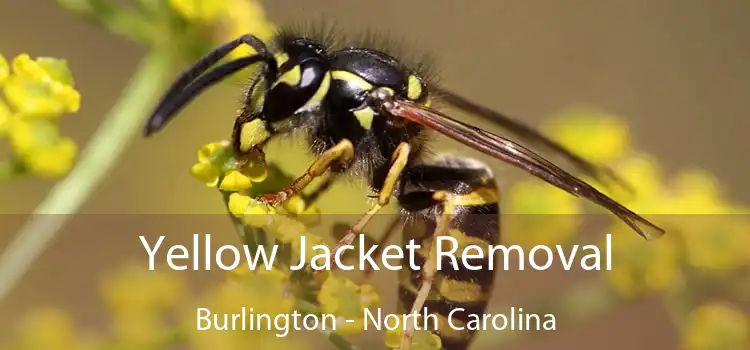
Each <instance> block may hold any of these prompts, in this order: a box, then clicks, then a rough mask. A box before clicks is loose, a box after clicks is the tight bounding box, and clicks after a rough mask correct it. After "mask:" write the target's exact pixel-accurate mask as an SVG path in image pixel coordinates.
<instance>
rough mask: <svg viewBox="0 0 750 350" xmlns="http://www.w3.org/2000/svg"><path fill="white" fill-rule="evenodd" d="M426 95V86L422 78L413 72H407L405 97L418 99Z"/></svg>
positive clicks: (413, 99)
mask: <svg viewBox="0 0 750 350" xmlns="http://www.w3.org/2000/svg"><path fill="white" fill-rule="evenodd" d="M426 96H427V86H426V85H425V84H424V82H423V81H422V79H420V78H419V77H418V76H416V75H414V74H409V77H408V78H407V82H406V98H408V99H410V100H412V101H420V100H422V99H424V98H425V97H426Z"/></svg>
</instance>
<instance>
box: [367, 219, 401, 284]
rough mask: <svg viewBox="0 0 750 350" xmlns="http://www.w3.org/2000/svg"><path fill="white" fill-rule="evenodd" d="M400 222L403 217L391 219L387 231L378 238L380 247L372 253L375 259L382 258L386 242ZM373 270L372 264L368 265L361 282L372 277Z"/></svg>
mask: <svg viewBox="0 0 750 350" xmlns="http://www.w3.org/2000/svg"><path fill="white" fill-rule="evenodd" d="M400 224H401V217H396V218H395V219H393V221H391V223H390V224H389V225H388V228H387V229H385V233H384V234H383V236H382V237H380V239H378V241H377V243H376V244H377V245H378V247H377V248H375V251H374V252H373V253H372V255H373V259H378V258H380V254H382V253H383V248H385V247H384V243H386V242H388V240H389V239H391V237H392V236H393V233H394V232H396V229H397V228H398V227H399V226H401V225H400ZM373 271H374V270H373V269H372V266H370V265H367V266H366V267H365V270H364V271H363V273H362V278H361V280H360V284H363V283H366V282H367V281H368V280H369V279H370V276H372V272H373Z"/></svg>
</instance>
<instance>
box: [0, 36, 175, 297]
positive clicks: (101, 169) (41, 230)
mask: <svg viewBox="0 0 750 350" xmlns="http://www.w3.org/2000/svg"><path fill="white" fill-rule="evenodd" d="M164 51H165V52H161V51H159V50H157V51H154V52H151V53H149V54H148V55H147V56H146V57H145V58H144V59H143V61H142V62H141V64H140V66H139V67H138V70H137V72H136V73H135V75H134V76H133V78H132V79H131V80H130V82H129V83H128V86H127V87H126V88H125V90H123V93H122V95H121V97H120V99H119V100H118V101H117V104H116V105H115V106H114V107H113V108H112V110H110V112H109V114H108V115H107V116H106V118H105V119H104V121H103V122H102V124H101V125H100V126H99V129H98V130H97V131H96V133H95V134H94V135H93V137H92V138H91V141H90V142H89V143H88V145H87V147H86V149H85V150H83V152H82V153H81V156H80V159H79V161H78V162H77V164H76V166H75V168H73V170H72V171H71V172H70V174H69V175H68V176H67V177H66V178H65V179H63V180H62V181H60V182H59V183H57V184H56V185H55V187H54V188H53V189H52V190H51V191H50V192H49V194H48V195H47V197H46V198H45V199H44V200H43V201H42V203H41V204H40V205H39V206H38V207H37V208H36V209H35V210H34V213H33V216H32V217H31V218H30V220H29V221H28V222H27V223H26V224H25V225H24V226H23V227H22V228H21V230H20V231H19V232H18V233H17V234H16V238H15V240H14V241H12V242H11V243H10V244H9V245H8V247H7V248H6V249H5V251H4V252H3V253H2V255H0V300H2V299H4V298H5V297H6V296H7V295H8V294H9V293H10V291H11V290H12V289H13V288H14V287H15V285H16V284H17V283H18V281H19V280H20V278H21V277H22V276H23V275H24V274H25V273H26V271H27V270H28V268H29V267H30V265H31V264H32V263H33V262H34V260H36V258H37V257H38V256H39V255H41V253H42V252H43V251H44V249H45V248H46V247H47V245H48V244H49V243H50V241H51V240H52V239H53V238H54V237H55V235H56V234H57V233H58V232H59V230H60V228H62V227H63V226H64V225H65V224H66V223H67V222H68V220H70V218H71V217H72V214H74V213H76V212H77V211H78V210H79V209H80V207H81V206H82V205H83V203H84V202H85V201H86V200H87V199H88V198H89V196H90V195H91V194H92V193H93V192H94V190H95V189H96V188H97V186H98V185H99V184H100V183H101V182H102V180H104V179H105V178H106V176H107V174H108V173H109V172H110V170H111V169H112V168H113V167H114V165H115V163H116V161H117V159H119V157H120V155H121V154H122V152H123V151H124V150H125V147H126V146H127V145H128V143H129V142H130V140H131V139H132V138H133V137H134V136H135V135H136V134H138V133H139V132H140V130H141V125H143V122H144V118H145V117H147V116H148V113H149V111H150V110H149V109H150V108H152V104H153V103H154V102H155V101H154V98H155V97H156V96H158V95H159V93H160V90H161V89H162V88H163V86H164V85H165V84H166V82H167V79H168V78H169V72H170V66H169V65H170V58H171V56H170V55H168V54H167V53H166V51H167V50H164Z"/></svg>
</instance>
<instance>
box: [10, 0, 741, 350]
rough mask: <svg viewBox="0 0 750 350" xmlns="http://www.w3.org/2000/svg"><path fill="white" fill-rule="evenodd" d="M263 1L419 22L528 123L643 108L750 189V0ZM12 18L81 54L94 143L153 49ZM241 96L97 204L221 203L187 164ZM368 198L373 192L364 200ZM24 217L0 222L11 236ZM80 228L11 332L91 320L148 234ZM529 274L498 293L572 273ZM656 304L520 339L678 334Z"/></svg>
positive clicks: (44, 40) (694, 159) (28, 37)
mask: <svg viewBox="0 0 750 350" xmlns="http://www.w3.org/2000/svg"><path fill="white" fill-rule="evenodd" d="M264 5H265V7H266V9H267V11H268V14H269V16H270V17H271V19H272V20H273V21H275V22H276V23H286V22H290V21H295V20H301V19H305V18H307V17H309V16H310V15H318V16H319V15H325V16H328V17H330V18H332V19H334V20H335V21H336V22H337V23H338V24H339V25H340V26H341V28H343V29H344V30H346V31H348V30H357V28H360V29H362V28H367V27H371V28H375V29H379V30H381V31H384V32H387V33H389V34H390V35H393V36H397V37H407V38H408V40H409V41H412V42H416V43H418V44H419V47H420V49H424V50H428V51H432V52H434V53H435V54H436V56H437V58H438V62H439V64H440V73H441V74H440V75H441V78H442V81H443V83H444V84H445V85H447V86H449V87H451V88H452V89H454V90H456V91H458V92H460V93H462V94H464V95H467V96H471V97H473V98H474V99H475V100H477V101H480V102H482V103H484V104H487V105H489V106H490V107H493V108H496V109H498V110H501V111H504V112H506V113H508V114H511V115H515V116H520V117H522V118H525V120H528V121H529V122H530V123H536V122H538V121H541V120H542V119H543V118H545V117H548V116H550V115H552V114H554V113H556V112H559V111H561V110H563V109H565V108H567V107H571V106H578V105H585V106H591V105H593V106H596V107H599V108H601V109H604V110H606V111H609V112H612V113H614V114H617V115H620V116H622V117H624V118H627V120H628V121H629V123H630V125H631V128H632V130H633V133H634V135H635V138H636V140H635V143H636V146H637V147H638V148H639V149H641V150H643V151H646V152H648V153H651V154H653V155H655V156H656V157H658V159H660V160H661V161H662V165H663V166H664V167H665V168H666V169H668V170H675V169H680V168H689V167H700V168H703V169H706V170H708V171H710V172H713V173H714V174H715V175H716V176H717V177H718V178H719V179H721V181H723V184H724V185H725V189H726V192H727V193H728V194H729V195H730V196H731V197H732V198H733V199H735V200H738V201H742V202H746V203H747V202H750V183H748V182H747V177H748V176H747V175H748V170H749V168H750V162H748V161H747V159H748V156H747V154H748V152H749V151H750V146H748V142H747V135H748V130H750V120H748V118H747V117H746V116H747V111H748V110H750V98H748V96H750V95H749V93H750V67H748V64H747V63H748V57H750V40H747V38H748V34H749V33H750V22H748V21H747V18H750V2H748V1H745V0H723V1H708V0H702V1H701V0H682V1H679V0H661V1H647V0H627V1H624V0H618V1H606V2H605V1H596V0H576V1H557V0H543V1H542V0H539V1H533V2H531V1H522V0H503V1H434V0H433V1H429V0H411V1H396V0H387V1H386V0H382V1H369V2H366V1H345V0H337V1H333V0H319V1H292V0H277V1H266V2H264ZM0 30H1V31H2V33H3V34H4V35H2V36H0V51H1V52H2V53H3V54H4V55H5V56H6V57H9V58H10V57H13V56H14V55H15V54H18V53H20V52H28V53H30V54H31V55H32V56H55V57H64V58H66V59H68V61H69V64H70V66H71V69H72V71H73V74H74V77H75V78H76V86H77V88H78V89H79V91H81V94H82V96H83V101H82V109H81V112H80V113H79V114H77V115H75V116H71V117H67V118H66V119H65V121H64V132H65V133H67V134H68V135H71V136H73V137H74V138H76V139H77V140H79V142H81V144H82V145H83V143H84V142H85V141H86V140H87V138H88V137H89V135H90V134H91V133H92V132H93V131H94V130H95V128H96V127H97V125H98V122H99V120H100V118H101V117H102V116H103V115H104V114H105V113H106V111H107V110H108V109H109V107H111V105H112V103H113V102H114V101H115V99H116V98H117V96H118V93H119V91H120V89H121V88H122V87H123V85H124V84H125V81H126V79H127V78H128V77H129V76H130V75H131V73H132V71H133V69H134V68H135V65H136V63H137V61H138V59H139V58H140V57H141V55H142V54H143V49H142V48H140V47H138V46H136V45H134V44H132V43H130V42H127V41H125V40H123V39H121V38H119V37H116V36H115V35H113V34H110V33H108V32H107V31H106V30H104V29H102V28H100V27H98V26H96V25H93V24H89V23H86V22H83V21H81V20H79V19H78V18H76V17H74V16H72V15H71V14H69V13H68V12H66V11H64V10H63V9H62V8H60V7H58V5H57V4H56V3H55V2H54V1H40V0H28V1H10V0H8V1H3V2H0ZM237 96H238V90H237V88H236V87H231V86H222V87H219V88H216V89H213V90H211V91H210V92H209V93H208V94H206V96H204V97H202V98H201V99H200V100H199V101H198V103H195V104H193V105H191V107H190V108H188V110H186V113H184V114H183V115H182V116H181V117H180V118H179V121H178V122H176V123H174V124H172V125H171V126H170V128H169V129H168V131H167V132H165V133H164V134H162V135H160V137H158V138H156V139H153V140H147V141H146V140H140V139H139V140H137V141H136V142H135V143H134V145H133V147H131V148H130V149H129V150H128V151H127V152H126V154H125V155H124V157H123V158H122V159H121V161H120V162H119V165H117V167H116V169H115V170H114V172H113V174H112V175H111V177H110V178H109V179H108V180H107V181H106V182H105V183H104V184H103V185H102V186H101V187H100V188H99V189H98V190H97V192H96V194H95V196H94V197H93V198H92V199H91V200H90V201H89V202H88V203H87V204H86V205H85V207H84V209H83V212H85V213H111V214H124V213H131V214H135V213H143V214H146V213H219V212H221V211H222V208H221V207H220V202H219V200H218V197H217V196H216V193H215V192H214V191H210V190H206V189H205V188H203V187H202V186H201V185H200V184H198V183H197V182H196V181H195V180H194V179H192V178H191V177H190V175H189V173H188V171H187V170H188V167H189V166H190V164H192V162H193V161H194V156H195V155H194V152H193V150H194V149H195V148H196V147H197V146H199V145H200V144H202V143H205V142H207V141H212V140H219V139H222V138H225V137H226V136H227V134H228V131H229V126H230V125H231V124H230V123H231V121H232V118H233V116H234V110H235V108H236V101H237ZM441 146H444V147H453V146H452V144H450V143H442V144H441ZM270 154H273V152H270ZM300 154H301V152H300ZM271 157H273V156H271ZM272 159H273V158H272ZM299 159H301V160H300V162H298V163H297V164H285V166H286V167H288V168H289V169H294V170H297V171H299V170H301V169H302V168H304V167H305V166H306V164H305V161H302V159H305V158H299ZM48 188H49V184H42V185H40V182H39V181H27V182H24V181H21V182H18V183H17V184H16V185H13V186H7V185H4V186H0V198H2V199H3V200H0V212H10V213H19V214H23V213H28V212H30V211H31V210H33V208H34V206H35V204H36V203H38V202H39V200H41V198H42V197H43V196H44V194H45V193H46V191H47V190H48ZM339 190H340V191H343V190H347V189H339ZM362 208H364V201H362V205H360V206H357V207H353V208H352V210H354V212H357V211H360V210H361V209H362ZM11 232H12V231H8V232H3V233H2V234H1V235H0V246H2V244H3V242H7V241H8V239H9V238H10V237H9V236H10V234H11ZM91 234H92V235H93V234H94V232H91ZM99 234H106V232H104V233H102V232H99ZM66 237H67V238H63V239H61V240H60V241H58V245H56V246H54V247H52V249H51V250H50V251H49V252H48V253H47V254H45V256H44V258H43V261H42V262H40V265H39V266H37V267H36V268H35V269H34V270H33V271H32V273H31V274H29V275H28V276H27V278H25V279H24V281H23V283H22V285H21V286H20V287H19V290H17V292H16V293H15V294H13V295H12V296H11V297H10V298H9V299H7V300H6V301H4V302H3V303H4V305H3V304H0V335H2V334H3V333H4V332H3V331H2V330H5V329H7V327H8V326H11V325H13V324H14V320H16V319H17V317H18V315H19V314H20V313H21V312H22V311H24V310H26V309H27V308H28V307H30V306H35V305H41V304H44V305H56V306H70V307H72V308H73V309H74V310H76V312H77V313H79V314H81V315H83V316H82V317H83V318H84V319H87V318H86V316H85V314H86V313H87V312H88V311H87V310H89V309H90V308H91V305H89V303H88V302H87V300H88V298H91V297H93V296H94V292H93V291H91V290H90V289H91V288H90V287H89V286H93V283H94V282H93V281H94V277H95V275H96V273H97V271H98V268H99V267H101V266H102V265H108V264H109V263H108V259H111V254H117V247H118V245H119V243H117V242H118V241H123V240H132V239H133V237H134V236H133V235H129V236H127V237H120V238H118V237H114V236H111V237H107V238H102V237H98V238H96V239H94V238H92V237H86V235H80V234H79V235H72V236H66ZM84 247H85V249H84ZM94 250H98V251H99V252H98V253H95V254H94V253H91V252H92V251H94ZM102 251H106V252H108V253H102ZM72 268H75V270H71V269H72ZM553 275H554V274H553ZM517 277H518V276H509V277H508V278H509V281H511V282H508V283H507V284H504V287H502V288H507V289H506V290H505V291H503V292H499V294H498V298H502V299H503V300H502V301H503V303H504V304H505V303H511V302H513V300H514V298H515V297H521V296H523V295H525V294H527V293H533V291H537V290H551V289H553V288H550V285H549V283H554V282H555V280H557V281H558V282H560V283H563V284H567V282H562V281H564V280H565V279H566V277H565V275H563V274H557V275H555V276H552V275H547V276H546V277H545V278H533V277H529V278H524V279H521V280H522V281H525V282H524V283H523V284H519V286H522V287H514V286H515V285H516V284H515V283H517V282H512V281H514V278H516V279H517ZM551 277H554V279H555V280H552V281H550V278H551ZM655 308H656V307H655V306H654V304H653V303H650V302H648V301H645V302H642V303H639V304H637V305H633V306H632V307H628V308H624V309H623V310H620V311H619V312H617V313H615V314H612V315H608V316H606V317H602V318H599V319H594V320H591V322H590V323H588V324H584V325H583V326H578V327H575V328H571V327H564V326H561V325H558V329H559V330H558V331H557V332H556V333H554V334H548V335H546V336H544V337H541V338H537V339H535V340H533V341H531V342H524V343H521V344H518V346H516V345H514V346H512V347H513V348H515V349H529V350H530V349H548V348H561V349H573V348H577V349H600V348H605V347H606V348H610V349H632V348H634V347H639V348H644V349H671V348H674V347H675V346H676V339H675V337H674V334H673V333H674V332H673V331H672V330H671V328H670V326H669V325H668V323H667V321H666V316H665V315H664V313H663V312H662V311H661V310H659V309H655ZM552 344H554V346H552Z"/></svg>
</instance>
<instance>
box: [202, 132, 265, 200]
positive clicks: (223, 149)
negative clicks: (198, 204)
mask: <svg viewBox="0 0 750 350" xmlns="http://www.w3.org/2000/svg"><path fill="white" fill-rule="evenodd" d="M190 173H191V174H192V175H193V176H194V177H195V178H197V179H198V180H200V181H202V182H203V183H205V184H206V186H208V187H217V185H218V187H219V189H221V190H223V191H230V192H236V191H242V190H247V189H249V188H251V187H252V184H253V183H259V182H263V181H264V180H265V179H266V177H267V176H268V169H267V166H266V164H265V162H264V160H263V158H262V156H260V155H257V154H250V155H248V156H247V157H246V158H244V159H243V161H242V162H239V163H238V162H237V161H236V160H235V159H234V157H233V156H232V151H231V145H230V143H229V142H227V141H222V142H211V143H208V144H205V145H203V146H201V147H200V148H199V149H198V162H197V163H195V164H193V166H192V167H191V168H190ZM219 179H222V181H221V184H219V183H218V182H219Z"/></svg>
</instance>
